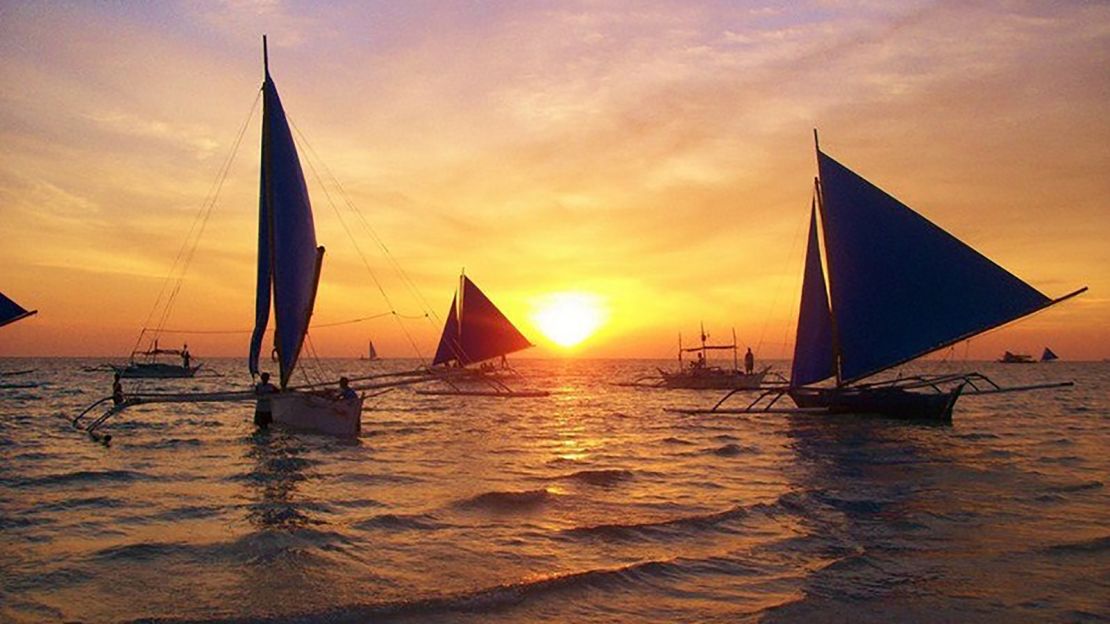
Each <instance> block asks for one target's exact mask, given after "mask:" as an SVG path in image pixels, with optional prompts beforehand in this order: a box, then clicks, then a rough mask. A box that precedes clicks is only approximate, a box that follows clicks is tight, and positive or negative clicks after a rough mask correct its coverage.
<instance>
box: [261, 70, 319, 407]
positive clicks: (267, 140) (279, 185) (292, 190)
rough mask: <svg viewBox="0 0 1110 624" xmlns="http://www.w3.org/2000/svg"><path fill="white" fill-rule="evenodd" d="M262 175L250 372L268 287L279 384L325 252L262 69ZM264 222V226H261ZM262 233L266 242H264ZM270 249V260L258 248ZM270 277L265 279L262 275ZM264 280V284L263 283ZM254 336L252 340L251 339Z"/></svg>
mask: <svg viewBox="0 0 1110 624" xmlns="http://www.w3.org/2000/svg"><path fill="white" fill-rule="evenodd" d="M262 94H263V95H262V102H263V109H262V111H263V112H262V176H261V197H260V199H259V206H260V208H259V226H260V227H259V254H260V257H259V263H258V269H259V275H258V293H257V306H256V317H255V331H254V336H252V341H251V351H250V362H251V364H252V372H254V371H255V370H257V362H258V352H259V349H260V348H261V337H260V335H259V334H260V333H261V332H264V331H265V326H266V325H265V324H266V321H265V320H260V319H264V318H265V316H266V315H265V314H263V313H262V309H263V308H264V307H265V308H267V313H268V308H269V305H268V303H269V299H270V294H269V292H268V291H269V289H270V288H271V287H272V289H273V308H274V325H275V329H274V347H275V348H276V349H277V354H278V366H279V369H280V380H281V386H282V387H283V388H284V387H285V386H287V385H288V383H289V378H290V376H291V375H292V374H293V369H294V368H295V367H296V365H297V359H298V357H299V356H300V353H301V346H302V345H303V344H304V338H305V334H306V333H307V332H308V322H309V319H310V318H311V317H312V308H313V305H314V303H315V301H316V286H317V283H318V282H319V277H320V263H321V261H322V260H323V254H324V248H323V247H319V248H318V247H317V246H316V229H315V226H314V224H313V220H312V205H311V203H310V202H309V199H308V188H307V187H306V185H305V181H304V173H303V172H302V170H301V162H300V159H299V158H298V157H297V148H296V145H295V144H294V143H293V135H292V133H291V132H290V130H289V124H288V122H287V121H286V118H285V111H284V109H283V108H282V106H281V98H280V97H278V92H277V87H275V86H274V82H273V80H271V78H270V72H269V69H268V68H267V70H266V80H265V82H264V83H263V85H262ZM264 221H268V223H263V222H264ZM263 230H265V231H266V232H267V234H266V236H267V237H268V240H266V241H263V240H262V239H263ZM264 247H265V248H267V250H268V251H269V254H268V255H269V262H268V263H267V262H266V261H265V259H264V255H263V248H264ZM267 272H268V273H269V280H266V279H265V273H267ZM266 282H268V283H266ZM255 338H257V341H256V340H255Z"/></svg>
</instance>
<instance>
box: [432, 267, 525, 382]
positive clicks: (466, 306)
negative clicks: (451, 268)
mask: <svg viewBox="0 0 1110 624" xmlns="http://www.w3.org/2000/svg"><path fill="white" fill-rule="evenodd" d="M533 346H535V345H533V344H532V343H531V342H530V341H529V340H528V339H527V338H525V337H524V334H522V333H520V330H518V329H517V328H516V326H514V325H513V324H512V322H511V321H509V319H508V318H506V317H505V315H504V314H502V313H501V310H498V309H497V306H495V305H493V302H492V301H490V300H489V297H486V295H485V293H483V292H482V291H481V290H479V289H478V287H477V286H476V285H475V284H474V282H472V281H470V278H468V277H467V276H466V275H462V276H460V277H459V289H458V290H457V291H456V292H455V296H454V297H452V299H451V309H450V310H448V311H447V322H446V323H444V326H443V334H442V335H441V336H440V338H439V346H438V347H436V354H435V357H434V358H433V359H432V366H440V365H443V366H450V365H456V366H460V367H462V366H468V365H470V364H477V363H480V362H485V361H487V360H491V359H494V358H504V357H505V356H506V355H508V354H510V353H515V352H517V351H521V350H524V349H528V348H530V347H533Z"/></svg>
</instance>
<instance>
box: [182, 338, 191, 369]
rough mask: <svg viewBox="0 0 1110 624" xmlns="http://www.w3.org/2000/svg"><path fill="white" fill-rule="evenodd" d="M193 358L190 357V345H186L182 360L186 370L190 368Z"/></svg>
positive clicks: (183, 349)
mask: <svg viewBox="0 0 1110 624" xmlns="http://www.w3.org/2000/svg"><path fill="white" fill-rule="evenodd" d="M191 358H192V356H190V355H189V345H187V344H186V345H185V346H184V347H182V348H181V360H182V362H183V363H184V365H185V368H186V369H188V368H189V360H190V359H191Z"/></svg>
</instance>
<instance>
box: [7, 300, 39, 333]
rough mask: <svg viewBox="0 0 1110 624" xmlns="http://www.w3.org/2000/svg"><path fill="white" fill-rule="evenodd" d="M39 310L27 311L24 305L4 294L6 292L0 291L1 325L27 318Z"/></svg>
mask: <svg viewBox="0 0 1110 624" xmlns="http://www.w3.org/2000/svg"><path fill="white" fill-rule="evenodd" d="M37 312H38V310H31V311H27V309H26V308H24V307H23V306H21V305H19V304H18V303H16V302H14V301H12V300H11V299H8V298H7V297H6V296H4V293H0V327H3V326H5V325H7V324H9V323H14V322H16V321H18V320H20V319H23V318H27V317H28V316H31V315H32V314H36V313H37Z"/></svg>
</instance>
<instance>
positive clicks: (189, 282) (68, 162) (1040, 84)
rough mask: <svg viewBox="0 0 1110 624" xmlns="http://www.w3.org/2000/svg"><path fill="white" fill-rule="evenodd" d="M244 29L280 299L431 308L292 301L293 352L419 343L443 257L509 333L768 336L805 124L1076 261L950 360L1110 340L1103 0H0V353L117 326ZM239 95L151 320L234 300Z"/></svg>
mask: <svg viewBox="0 0 1110 624" xmlns="http://www.w3.org/2000/svg"><path fill="white" fill-rule="evenodd" d="M263 33H268V35H269V41H270V65H271V73H272V75H273V77H274V81H275V83H276V84H277V87H278V89H279V91H280V92H281V96H282V99H283V103H284V105H285V109H286V112H287V114H288V115H289V118H290V119H291V120H292V122H293V123H294V124H295V126H296V127H297V128H298V129H299V130H300V131H302V132H303V133H304V138H306V139H307V141H308V145H310V146H311V150H310V149H309V148H308V146H306V145H305V144H304V143H302V144H301V150H300V151H301V159H302V164H304V168H305V174H306V177H307V179H308V183H309V191H310V194H311V196H312V200H313V205H314V210H315V216H316V228H317V238H318V240H319V242H320V243H321V244H323V245H324V246H326V247H327V249H328V252H327V257H326V259H325V261H324V270H323V278H322V283H321V287H320V292H319V297H318V300H317V304H316V313H315V316H314V319H313V323H314V324H316V325H327V324H331V323H336V322H340V321H345V320H349V319H354V318H360V317H367V316H372V315H376V314H379V313H383V312H387V311H389V310H390V305H389V303H387V301H386V300H385V299H384V298H383V297H382V295H381V294H380V292H379V290H378V288H377V287H376V286H375V284H374V280H373V278H372V276H371V271H373V276H376V277H377V279H378V280H379V281H380V283H381V285H382V287H383V289H384V290H385V292H386V293H387V294H388V296H389V298H390V301H392V304H393V308H394V309H395V310H396V311H397V312H399V313H400V314H402V315H406V316H421V315H423V314H425V313H426V312H429V311H430V312H431V313H434V316H438V318H434V317H433V318H429V319H428V320H422V319H416V320H405V321H402V322H401V325H399V323H398V322H397V320H396V319H392V318H381V319H378V320H373V321H368V322H363V323H357V324H351V325H343V326H337V327H331V328H328V327H318V328H317V329H315V330H312V332H311V336H312V342H313V345H314V347H315V350H316V351H317V352H318V353H319V354H320V355H322V356H355V355H357V354H359V353H362V352H363V351H364V350H365V346H366V340H367V339H369V338H373V340H374V342H375V344H376V345H377V347H378V351H379V352H380V353H381V354H382V355H383V356H385V357H412V356H415V355H417V352H414V349H413V347H412V346H411V345H410V343H409V340H408V339H407V338H406V335H405V333H404V332H403V331H402V329H401V327H402V325H403V327H404V329H405V330H407V331H408V332H409V334H411V336H412V338H413V340H414V342H415V343H416V346H417V348H418V350H419V351H418V352H419V353H420V354H421V355H423V356H425V357H428V356H430V355H431V353H432V352H434V350H435V341H436V339H437V337H438V333H439V329H440V327H441V321H442V318H443V317H444V315H445V313H446V311H447V308H448V306H449V304H450V302H451V296H452V293H453V291H454V289H455V287H456V286H457V284H458V276H459V271H460V269H462V268H463V267H465V269H466V274H467V275H468V276H470V277H471V278H472V279H473V280H474V282H475V283H476V284H478V286H479V287H481V288H482V289H483V290H484V291H485V292H486V294H487V295H489V297H490V298H491V299H492V300H493V301H494V302H496V303H497V304H498V305H499V306H500V307H501V309H502V310H503V311H504V312H505V313H506V315H507V316H509V317H510V318H511V319H514V320H515V321H516V322H517V325H518V326H519V327H520V329H521V330H522V331H523V332H524V333H525V334H526V335H527V336H529V337H530V338H531V339H532V341H533V342H536V343H537V344H538V345H539V348H538V349H536V350H533V351H531V352H530V354H531V355H535V356H549V355H557V354H564V353H571V354H574V355H580V356H584V357H671V356H672V353H673V351H674V347H675V341H676V337H677V334H678V333H679V332H680V331H681V332H683V335H684V338H685V339H687V340H691V341H692V340H693V339H694V337H695V336H696V334H697V329H698V324H699V322H701V321H704V322H705V325H706V328H707V329H708V330H710V333H711V334H713V335H714V338H716V337H722V338H723V337H725V336H726V335H727V334H728V332H729V329H730V328H732V327H735V328H736V331H737V333H738V334H739V337H740V342H741V343H742V345H751V346H753V347H754V348H756V351H757V353H759V354H760V355H761V356H762V357H768V358H772V357H781V356H785V355H787V354H788V353H789V351H790V349H791V348H792V340H793V331H794V322H795V316H796V314H797V306H798V292H799V289H800V282H801V269H802V259H803V258H802V257H803V253H804V244H803V243H804V238H805V232H806V230H805V227H806V225H807V219H808V216H809V202H810V195H811V186H812V180H813V177H814V175H815V174H816V170H815V162H814V153H813V145H812V128H814V127H816V128H819V129H820V131H821V143H822V148H823V149H824V150H825V151H826V152H828V153H829V154H830V155H832V156H833V157H834V158H836V159H838V160H839V161H841V162H843V163H844V164H846V165H847V166H849V167H851V168H853V169H854V170H855V171H857V172H859V173H860V174H861V175H863V176H865V177H867V178H868V179H870V180H871V181H873V182H874V183H876V184H878V185H879V186H881V187H883V188H884V189H886V190H888V191H890V192H891V193H892V194H894V195H895V196H897V197H898V198H900V199H901V200H903V201H904V202H905V203H907V204H908V205H910V206H911V207H913V208H915V209H916V210H918V211H919V212H921V213H922V214H923V215H925V216H926V217H927V218H929V219H931V220H933V221H934V222H936V223H938V224H939V225H941V226H942V227H944V228H945V229H947V230H949V231H950V232H952V233H953V234H954V235H956V236H957V237H959V238H961V239H962V240H964V241H966V242H968V243H969V244H971V245H972V246H974V247H975V248H977V249H978V250H980V251H981V252H983V253H984V254H986V255H987V256H989V257H990V258H992V259H994V260H995V261H996V262H998V263H999V264H1001V265H1002V266H1004V267H1006V268H1007V269H1009V270H1011V271H1012V272H1014V273H1015V274H1017V275H1018V276H1020V277H1022V278H1023V279H1025V280H1026V281H1028V282H1029V283H1030V284H1032V285H1033V286H1034V287H1036V288H1038V289H1039V290H1041V291H1042V292H1044V293H1046V294H1047V295H1049V296H1052V297H1055V296H1059V295H1063V294H1065V293H1067V292H1070V291H1072V290H1074V289H1076V288H1078V287H1080V286H1084V285H1087V286H1089V287H1090V292H1088V293H1087V294H1085V295H1084V296H1082V297H1079V298H1077V299H1075V300H1072V301H1070V302H1068V303H1067V304H1064V305H1061V306H1059V307H1057V308H1053V309H1051V310H1048V311H1046V312H1042V313H1041V314H1039V315H1036V316H1034V317H1033V318H1030V319H1026V320H1025V321H1023V322H1020V323H1018V324H1016V325H1012V326H1010V327H1007V328H1005V329H1003V330H1000V331H997V332H993V333H991V334H989V335H987V336H983V337H980V338H977V339H975V340H973V341H972V342H971V344H970V346H969V347H967V348H966V349H965V347H964V346H960V347H958V348H957V353H958V354H959V355H960V356H961V357H963V356H965V355H966V356H969V357H973V358H975V357H978V358H992V357H997V356H998V355H999V354H1000V353H1001V351H1002V350H1003V349H1010V350H1014V351H1023V352H1032V353H1039V352H1040V350H1041V349H1042V348H1043V347H1044V346H1046V345H1049V346H1051V347H1052V348H1053V350H1054V351H1056V352H1057V353H1058V354H1060V356H1061V357H1062V358H1064V359H1101V358H1105V357H1110V323H1108V321H1110V268H1108V267H1110V242H1108V238H1110V122H1108V121H1107V120H1108V119H1110V71H1108V69H1107V68H1108V67H1110V5H1107V4H1104V3H1087V2H1074V3H1049V2H1028V3H1027V2H984V3H979V2H962V1H961V2H901V3H885V2H872V1H869V0H860V1H858V2H848V1H845V2H840V1H837V0H829V1H814V2H790V3H782V4H765V3H756V2H752V3H745V2H719V3H711V2H703V3H690V2H551V3H544V2H488V3H476V2H453V3H448V2H378V3H367V2H350V3H344V2H336V3H323V4H318V3H313V2H306V3H284V2H278V1H255V2H251V1H242V2H237V1H233V2H222V3H221V2H211V3H203V2H202V3H180V4H178V3H170V2H167V3H138V2H136V3H129V2H122V3H37V2H35V3H13V2H4V3H3V4H0V81H2V84H3V90H2V91H0V145H2V148H0V223H2V224H3V230H2V231H3V235H4V236H3V238H4V244H3V245H0V266H3V267H4V269H3V272H2V273H0V291H2V292H4V293H5V294H6V295H8V296H9V297H11V298H12V299H14V300H15V301H17V302H18V303H20V304H22V305H23V306H25V307H27V308H37V309H38V310H39V314H38V315H37V316H35V317H32V318H30V319H27V320H24V321H21V322H19V323H16V324H13V325H10V326H8V327H5V328H3V329H0V355H96V356H104V357H115V358H117V359H118V358H122V357H124V356H126V355H127V353H128V352H129V351H130V350H131V348H132V346H133V344H134V342H135V340H136V338H137V336H138V332H139V329H140V328H141V327H142V326H143V324H144V322H145V321H146V319H147V318H148V315H150V314H151V309H152V306H153V305H154V304H155V301H156V298H157V297H158V295H159V291H160V289H161V288H162V287H163V283H164V282H165V278H166V275H167V274H168V273H169V272H170V269H171V266H172V265H173V263H174V260H175V258H176V257H177V256H178V254H179V251H180V250H182V248H183V245H185V244H186V242H187V241H188V240H189V231H190V227H191V225H192V224H193V222H194V219H195V218H196V216H197V214H198V212H199V211H200V210H201V209H202V207H203V206H204V202H205V198H206V197H207V195H208V194H209V192H210V189H211V188H212V186H213V183H214V182H215V180H216V179H217V176H218V173H219V171H220V168H221V165H222V163H223V162H224V161H225V159H227V157H228V155H229V154H230V153H231V150H232V145H233V143H234V141H235V139H236V135H237V133H238V131H239V128H240V127H241V126H243V124H244V122H246V121H247V119H248V115H249V114H250V112H251V109H252V105H253V103H254V102H255V98H256V95H257V93H258V89H259V86H260V84H261V77H262V67H261V36H262V34H263ZM259 114H260V110H256V111H255V112H254V116H253V117H252V118H250V122H249V124H248V125H247V126H246V132H245V134H244V135H243V139H242V144H241V145H240V147H239V149H238V151H237V152H236V155H235V159H234V161H233V162H232V164H231V167H230V169H229V171H228V174H227V179H226V182H225V184H224V186H223V189H222V192H221V194H220V197H219V201H218V202H217V203H216V204H215V206H214V208H213V210H212V212H211V216H210V219H209V220H208V222H207V225H206V228H205V231H204V233H203V235H202V236H201V237H200V239H199V243H198V244H197V246H196V252H195V256H194V257H193V259H192V262H191V264H190V266H189V268H188V271H187V273H186V274H185V277H184V280H183V281H182V285H181V288H180V292H179V293H178V294H177V296H176V299H175V304H174V306H173V308H172V311H171V314H170V316H169V317H168V318H167V320H166V322H165V326H166V327H168V328H171V329H174V328H176V329H189V330H228V331H235V330H249V328H250V326H251V323H252V321H253V306H254V293H253V289H254V271H255V254H256V249H255V244H256V236H257V234H256V228H257V209H258V161H259V123H260V122H259ZM298 140H301V137H298ZM310 164H311V166H310ZM313 169H315V170H316V171H317V172H318V173H319V175H320V176H321V177H322V178H323V180H324V182H327V184H326V185H325V186H326V190H327V193H325V188H322V187H321V184H320V179H318V178H317V177H316V176H315V175H314V174H313ZM327 172H330V174H333V175H334V177H335V179H337V180H338V182H339V185H341V189H340V188H338V187H336V185H334V184H332V183H330V182H329V181H330V176H329V175H328V173H327ZM344 196H345V197H346V198H349V200H350V201H351V203H352V204H353V205H354V207H355V208H356V209H357V213H356V212H355V211H352V209H351V208H350V207H349V206H348V205H347V203H346V201H345V199H344ZM329 197H330V200H331V201H329ZM332 202H334V208H333V203H332ZM363 219H364V220H365V221H363ZM366 223H368V224H369V225H370V226H372V227H373V229H374V231H375V232H376V233H377V235H378V236H379V237H380V239H381V240H382V241H384V244H385V245H386V246H387V247H388V248H389V250H390V252H391V254H392V256H393V257H394V258H395V259H396V261H397V264H398V265H399V266H400V267H402V268H403V270H404V272H405V274H406V275H407V276H408V278H411V280H412V282H413V283H415V285H416V289H415V290H416V291H418V292H419V294H415V293H414V289H411V288H409V287H408V285H407V283H406V282H405V281H404V280H403V279H402V278H401V277H400V275H399V274H398V272H397V271H396V270H395V268H394V265H393V264H392V263H391V261H390V260H389V259H388V258H387V257H386V256H385V255H384V254H383V253H382V251H381V248H380V247H379V246H378V245H377V244H376V242H375V241H374V239H373V238H372V237H371V235H370V234H369V232H368V230H367V229H366ZM347 229H349V230H350V232H351V233H352V234H353V235H354V241H355V242H352V240H351V237H349V236H348V234H347V231H346V230H347ZM356 243H357V248H356ZM360 250H361V255H360ZM363 257H365V259H366V263H364V262H363ZM367 264H368V265H369V268H368V267H367ZM951 279H952V280H953V281H954V282H957V283H958V281H959V279H960V276H959V275H958V274H953V275H952V276H951ZM568 300H573V301H586V302H588V304H589V305H591V306H593V307H594V308H595V309H596V311H597V315H598V318H597V319H595V320H596V322H597V323H599V326H598V329H597V332H596V334H594V335H593V336H590V337H589V338H587V339H586V340H585V341H584V342H582V343H581V345H579V346H578V347H576V348H575V349H573V350H572V351H567V350H565V349H564V348H562V347H559V346H558V345H556V344H555V343H554V342H552V341H551V340H550V339H548V338H546V337H545V336H544V334H543V333H542V332H541V331H539V328H538V327H537V323H540V322H542V319H543V318H544V310H545V306H549V305H550V304H551V303H552V302H553V301H568ZM425 302H426V303H425ZM247 340H248V336H247V334H246V333H241V334H199V335H198V334H193V335H176V334H174V335H169V336H167V337H166V338H165V339H163V346H170V345H174V346H177V345H178V343H180V342H184V341H188V342H189V345H190V348H191V350H192V351H193V352H194V353H195V354H196V355H198V356H199V357H201V358H203V357H205V356H238V355H245V352H246V343H247Z"/></svg>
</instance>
